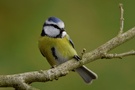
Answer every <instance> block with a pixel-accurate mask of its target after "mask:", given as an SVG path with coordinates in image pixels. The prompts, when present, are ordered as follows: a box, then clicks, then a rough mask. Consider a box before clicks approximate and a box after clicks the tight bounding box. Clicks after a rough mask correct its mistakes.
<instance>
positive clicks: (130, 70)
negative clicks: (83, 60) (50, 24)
mask: <svg viewBox="0 0 135 90" xmlns="http://www.w3.org/2000/svg"><path fill="white" fill-rule="evenodd" d="M119 3H123V4H124V10H125V12H124V18H125V25H124V30H125V31H126V30H128V29H130V28H132V27H133V26H134V25H135V20H134V19H133V18H135V12H134V8H135V5H134V3H135V1H134V0H102V1H101V0H0V74H14V73H23V72H28V71H34V70H42V69H49V68H50V65H49V64H48V63H47V61H46V60H45V58H44V57H43V56H42V55H41V54H40V52H39V50H38V46H37V43H38V37H39V35H40V32H41V30H42V25H43V23H44V21H45V20H46V19H47V18H48V17H49V16H56V17H59V18H60V19H62V20H63V21H64V22H65V25H66V30H67V32H68V34H69V35H70V37H71V38H72V40H73V41H74V43H75V46H76V50H77V52H78V53H79V54H80V52H81V50H82V49H83V48H86V49H87V51H90V50H93V49H95V48H97V47H98V46H100V45H102V44H103V43H105V42H106V41H108V40H109V39H111V38H113V37H114V36H116V35H117V33H118V31H119V18H120V11H119V8H118V4H119ZM134 40H135V39H132V40H130V41H129V42H128V43H125V44H123V45H121V46H120V47H117V48H116V49H115V50H113V51H112V52H113V53H120V52H125V51H129V50H131V49H134V47H135V42H134ZM134 59H135V57H134V56H131V57H126V58H123V59H120V60H119V59H112V60H104V59H102V60H97V61H95V62H92V63H90V64H87V66H88V67H89V68H91V69H92V70H93V71H94V72H96V73H97V74H98V76H99V79H97V80H96V81H94V82H93V83H92V84H91V85H87V84H85V83H84V82H83V80H81V78H80V77H79V76H78V75H77V74H76V73H73V72H71V73H70V74H69V75H67V76H66V77H62V78H60V79H59V80H58V81H52V82H47V83H40V82H38V83H33V84H32V85H33V86H35V87H38V88H40V89H41V90H82V89H83V90H86V89H89V90H99V89H101V90H134V89H135V86H134V83H135V79H134V78H133V77H134V76H135V65H134V64H135V60H134ZM0 90H13V88H0Z"/></svg>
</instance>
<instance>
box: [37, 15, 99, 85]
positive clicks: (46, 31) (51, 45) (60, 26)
mask: <svg viewBox="0 0 135 90" xmlns="http://www.w3.org/2000/svg"><path fill="white" fill-rule="evenodd" d="M38 46H39V50H40V52H41V54H42V55H43V56H44V57H46V59H47V61H48V62H49V64H50V65H51V66H52V67H54V66H57V65H59V64H61V63H64V62H66V61H67V60H70V59H72V58H75V59H76V60H79V59H80V58H79V56H78V55H77V52H76V50H75V48H74V44H73V42H72V40H71V39H70V37H69V36H68V34H67V33H66V31H65V25H64V22H63V21H62V20H60V19H59V18H56V17H49V18H48V19H47V20H46V21H45V23H44V24H43V28H42V32H41V36H40V38H39V43H38ZM75 71H76V72H77V73H78V74H79V75H80V76H81V77H82V79H83V80H84V81H85V82H86V83H91V82H92V80H93V79H96V78H97V75H96V74H95V73H94V72H93V71H91V70H89V69H88V68H87V67H85V66H84V65H83V66H81V67H79V68H76V69H75Z"/></svg>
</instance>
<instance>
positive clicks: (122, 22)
mask: <svg viewBox="0 0 135 90" xmlns="http://www.w3.org/2000/svg"><path fill="white" fill-rule="evenodd" d="M119 7H120V31H119V34H122V33H123V28H124V17H123V14H124V9H123V4H122V3H120V4H119Z"/></svg>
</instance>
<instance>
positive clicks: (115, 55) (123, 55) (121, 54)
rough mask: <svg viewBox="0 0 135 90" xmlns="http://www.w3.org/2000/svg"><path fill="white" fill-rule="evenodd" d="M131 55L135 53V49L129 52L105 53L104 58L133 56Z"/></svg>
mask: <svg viewBox="0 0 135 90" xmlns="http://www.w3.org/2000/svg"><path fill="white" fill-rule="evenodd" d="M131 55H135V51H134V50H132V51H129V52H125V53H120V54H107V53H105V54H104V55H103V56H102V58H106V59H112V58H120V59H122V57H125V56H131Z"/></svg>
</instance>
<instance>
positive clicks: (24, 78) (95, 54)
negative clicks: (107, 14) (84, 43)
mask: <svg viewBox="0 0 135 90" xmlns="http://www.w3.org/2000/svg"><path fill="white" fill-rule="evenodd" d="M121 12H123V11H122V6H121ZM121 17H123V15H121ZM123 20H124V19H121V26H120V27H121V29H120V34H119V35H117V36H116V37H114V38H112V39H111V40H109V41H108V42H106V43H105V44H103V45H101V46H100V47H98V48H97V49H95V50H93V51H91V52H87V53H83V54H82V60H80V61H76V60H74V59H71V60H69V61H67V62H65V63H63V64H61V65H59V66H57V67H55V68H53V69H49V70H40V71H33V72H26V73H21V74H14V75H0V87H14V88H16V90H18V89H19V90H38V89H36V88H33V87H32V86H30V84H31V83H33V82H47V81H52V80H54V79H58V77H62V76H65V75H67V74H68V73H69V71H71V70H73V69H75V68H77V67H80V66H81V65H84V64H87V63H90V62H92V61H95V60H98V59H100V58H121V57H124V56H130V55H135V51H132V52H126V53H121V54H107V53H108V52H109V51H111V50H113V49H114V48H115V47H117V46H119V45H121V44H123V43H125V42H126V41H128V40H130V39H132V38H133V37H135V27H134V28H132V29H130V30H128V31H127V32H125V33H123V24H122V23H123V22H124V21H123Z"/></svg>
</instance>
